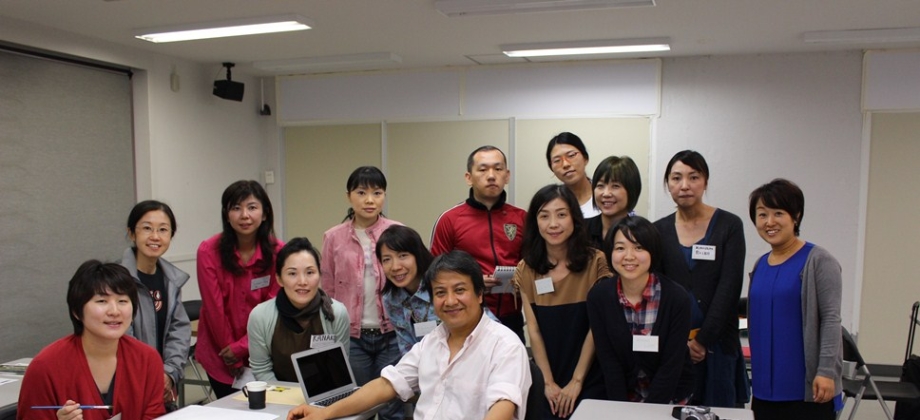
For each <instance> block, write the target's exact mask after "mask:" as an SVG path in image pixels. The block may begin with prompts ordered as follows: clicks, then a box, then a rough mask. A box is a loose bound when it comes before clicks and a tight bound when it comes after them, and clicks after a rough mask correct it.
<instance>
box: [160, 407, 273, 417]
mask: <svg viewBox="0 0 920 420" xmlns="http://www.w3.org/2000/svg"><path fill="white" fill-rule="evenodd" d="M159 418H160V419H166V420H201V419H221V420H274V419H276V418H278V415H277V414H270V413H256V412H254V411H250V410H247V411H242V410H231V409H229V408H215V407H208V406H204V405H190V406H187V407H184V408H182V409H181V410H179V411H173V412H172V413H169V414H167V415H165V416H162V417H159Z"/></svg>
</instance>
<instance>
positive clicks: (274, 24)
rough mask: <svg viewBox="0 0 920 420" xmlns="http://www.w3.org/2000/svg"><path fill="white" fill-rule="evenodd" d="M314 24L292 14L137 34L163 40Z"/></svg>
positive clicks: (286, 29)
mask: <svg viewBox="0 0 920 420" xmlns="http://www.w3.org/2000/svg"><path fill="white" fill-rule="evenodd" d="M311 27H313V22H312V21H310V20H309V19H307V18H305V17H303V16H300V15H293V14H292V15H281V16H266V17H259V18H250V19H236V20H227V21H221V22H207V23H194V24H188V25H175V26H168V27H162V28H149V29H143V30H140V31H137V33H136V35H135V38H139V39H143V40H145V41H150V42H156V43H161V42H177V41H191V40H196V39H210V38H224V37H228V36H241V35H257V34H270V33H275V32H290V31H303V30H306V29H310V28H311Z"/></svg>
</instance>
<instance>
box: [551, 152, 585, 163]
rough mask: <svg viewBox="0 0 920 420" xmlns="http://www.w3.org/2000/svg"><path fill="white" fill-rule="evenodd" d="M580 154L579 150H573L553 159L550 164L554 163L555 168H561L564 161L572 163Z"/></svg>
mask: <svg viewBox="0 0 920 420" xmlns="http://www.w3.org/2000/svg"><path fill="white" fill-rule="evenodd" d="M579 154H580V153H579V152H578V150H572V151H570V152H568V153H566V154H564V155H561V156H555V157H553V159H552V160H551V161H550V162H551V163H552V165H553V166H559V165H561V164H562V160H563V159H565V161H566V162H571V161H572V159H575V157H577V156H578V155H579Z"/></svg>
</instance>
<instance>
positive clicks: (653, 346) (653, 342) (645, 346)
mask: <svg viewBox="0 0 920 420" xmlns="http://www.w3.org/2000/svg"><path fill="white" fill-rule="evenodd" d="M632 338H633V351H642V352H648V353H658V336H657V335H634V336H632Z"/></svg>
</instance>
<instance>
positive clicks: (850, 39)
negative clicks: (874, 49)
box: [802, 28, 920, 44]
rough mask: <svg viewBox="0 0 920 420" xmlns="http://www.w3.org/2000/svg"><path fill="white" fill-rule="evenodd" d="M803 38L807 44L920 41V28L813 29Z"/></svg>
mask: <svg viewBox="0 0 920 420" xmlns="http://www.w3.org/2000/svg"><path fill="white" fill-rule="evenodd" d="M802 38H803V40H804V41H805V43H806V44H842V43H852V44H872V43H882V42H920V28H888V29H850V30H844V31H812V32H805V33H804V34H803V36H802Z"/></svg>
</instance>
